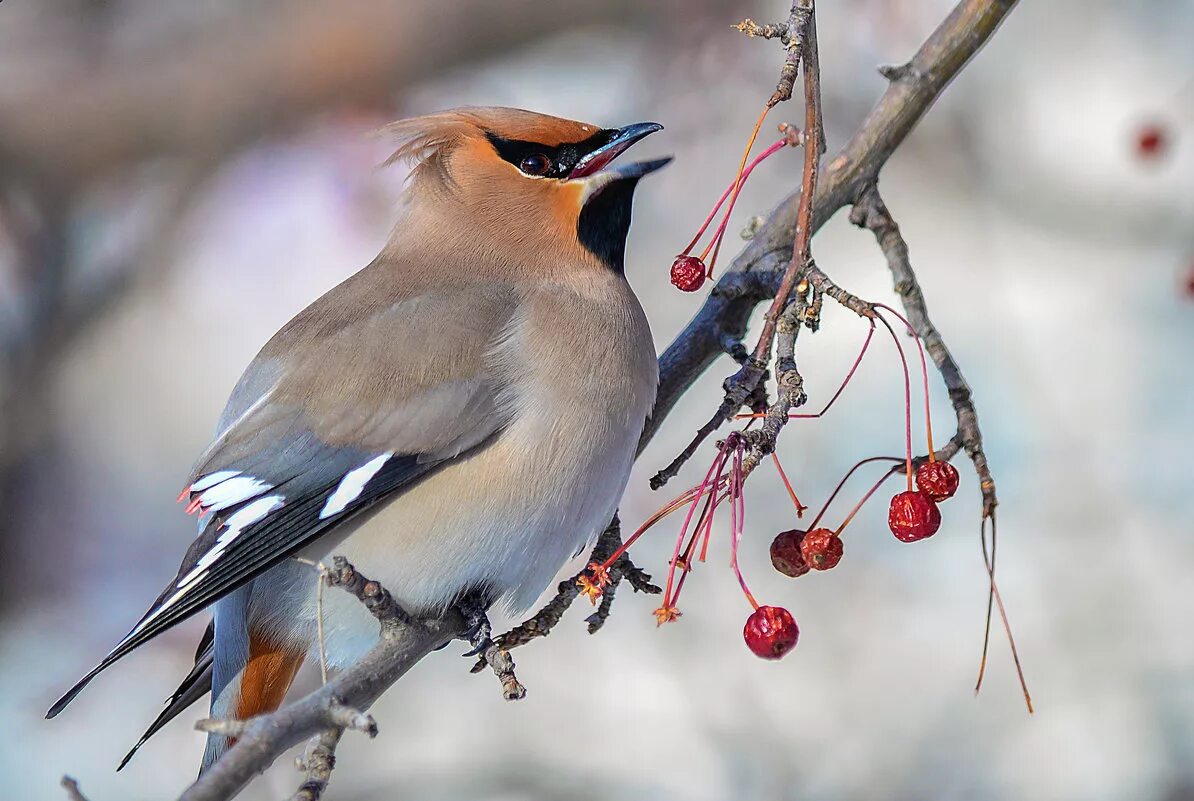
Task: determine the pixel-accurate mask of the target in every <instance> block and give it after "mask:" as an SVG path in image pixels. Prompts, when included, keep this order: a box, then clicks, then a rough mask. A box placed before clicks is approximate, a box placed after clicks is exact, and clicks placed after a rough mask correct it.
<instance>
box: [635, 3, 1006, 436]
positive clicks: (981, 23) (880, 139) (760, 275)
mask: <svg viewBox="0 0 1194 801" xmlns="http://www.w3.org/2000/svg"><path fill="white" fill-rule="evenodd" d="M1016 2H1017V0H962V2H960V3H958V5H957V6H956V7H955V8H954V10H953V11H952V12H951V13H950V15H949V16H948V17H947V18H946V19H945V21H944V22H942V23H941V25H940V26H938V28H937V30H935V31H934V32H933V34H932V35H931V36H930V37H929V38H928V39H927V40H926V41H925V43H924V44H923V45H921V47H920V50H918V51H917V53H916V55H915V56H913V58H912V60H911V61H910V62H908V64H906V65H904V66H903V67H902V68H901V69H898V70H896V71H894V72H893V73H892V80H891V84H890V85H889V86H888V88H887V91H886V92H884V94H883V96H882V97H881V98H880V99H879V102H878V104H876V106H875V108H874V109H872V110H871V113H870V114H868V115H867V117H866V119H865V120H864V121H863V123H862V125H861V126H859V128H858V130H857V131H855V133H854V135H853V136H852V137H851V138H850V141H849V142H847V143H846V145H845V146H844V147H843V148H842V149H841V150H840V151H838V152H837V154H836V155H834V156H833V157H832V158H831V159H829V161H828V162H827V163H826V165H825V168H824V169H823V170H822V171H821V175H820V180H819V182H818V187H817V194H816V199H815V202H814V203H813V222H812V231H813V232H814V233H815V232H816V231H817V230H818V229H819V228H820V227H821V226H822V225H824V224H825V222H826V220H828V219H829V218H830V217H832V216H833V215H834V214H836V213H837V211H838V210H839V209H841V208H842V207H843V206H847V205H849V204H851V203H853V202H854V201H855V200H856V199H858V198H859V197H860V196H861V194H862V191H863V189H864V188H865V187H866V186H867V184H869V183H872V182H874V181H875V180H876V179H877V178H878V175H879V170H880V169H881V168H882V167H883V165H884V164H886V163H887V160H888V158H890V157H891V154H892V153H893V152H894V151H895V149H896V148H897V147H899V145H900V144H901V143H902V142H903V141H904V139H905V138H907V136H908V134H909V133H911V131H912V129H913V128H915V127H916V124H917V123H918V122H919V121H920V119H921V118H922V117H923V116H924V115H925V113H926V112H928V110H929V108H930V107H932V105H933V103H934V102H935V101H936V100H937V98H938V97H940V96H941V93H942V92H943V91H944V90H945V88H946V86H948V85H949V83H950V81H952V80H953V79H954V76H956V75H957V74H958V72H960V71H961V69H962V68H963V67H964V66H965V65H966V63H967V62H968V61H969V60H970V59H971V58H972V57H973V56H974V54H975V53H977V52H978V51H979V50H980V49H981V48H982V46H983V45H984V44H986V42H987V40H988V39H990V37H991V35H992V34H993V33H995V30H996V29H997V28H998V27H999V24H1000V23H1001V22H1003V20H1004V18H1005V17H1006V16H1007V14H1008V13H1009V12H1010V11H1011V10H1012V8H1013V7H1014V6H1015V5H1016ZM799 202H800V194H799V193H795V194H793V195H790V196H789V197H788V198H786V199H785V200H784V201H783V202H781V203H780V205H779V206H778V207H776V209H775V210H774V211H772V212H771V214H770V215H769V216H768V217H767V220H766V222H764V223H763V225H762V227H760V229H759V231H758V233H757V234H756V235H755V237H754V239H752V240H751V242H750V243H749V244H748V245H747V246H746V248H745V249H744V250H743V251H742V253H741V254H739V256H738V257H737V258H736V259H735V260H734V262H733V264H732V265H730V267H729V269H727V270H726V271H725V272H724V273H723V274H722V277H721V280H719V281H718V282H717V286H716V287H714V289H713V291H712V292H711V293H710V294H709V297H708V298H707V299H706V300H705V303H704V304H703V305H702V306H701V308H700V310H698V311H697V313H696V315H695V316H694V317H693V319H692V320H691V321H690V322H689V323H688V325H687V326H685V328H684V330H683V331H681V332H680V334H679V335H678V336H677V337H676V338H675V339H674V340H673V341H672V344H671V345H669V346H668V347H667V349H666V350H665V351H664V352H663V354H662V355H661V356H660V359H659V370H660V376H659V394H658V397H657V398H656V401H655V411H654V413H653V414H652V415H651V419H650V420H649V421H648V422H647V426H646V428H645V430H644V431H643V435H642V438H641V439H640V440H639V452H640V453H641V452H642V450H643V449H644V448H645V447H646V446H647V444H648V443H649V442H650V441H651V438H652V437H654V436H655V434H656V432H657V431H658V430H659V427H660V425H662V423H663V421H664V420H665V419H666V418H667V415H668V413H669V412H670V411H671V410H672V407H673V406H675V404H676V402H677V401H678V400H679V399H680V397H681V396H682V395H683V394H684V393H685V392H686V391H687V390H688V388H689V387H690V386H691V385H692V384H693V382H694V381H696V379H697V378H698V377H699V376H700V375H701V373H703V372H704V371H705V370H706V369H708V368H709V366H710V365H711V364H712V363H713V362H714V360H715V359H716V358H717V357H718V356H719V355H720V354H721V353H722V352H723V351H722V344H721V343H722V342H723V340H724V338H725V337H727V336H728V337H731V338H733V339H741V338H742V336H743V335H744V334H745V333H746V323H747V320H748V319H749V317H750V313H751V312H752V311H753V310H754V307H755V306H756V305H758V304H759V303H760V302H762V301H763V300H766V299H768V298H771V297H774V295H775V293H776V292H777V291H778V289H779V284H780V281H781V280H782V277H783V274H784V266H785V265H786V263H787V261H788V260H787V257H786V254H788V253H790V252H791V248H792V242H793V239H794V238H795V234H796V215H797V208H798V206H799Z"/></svg>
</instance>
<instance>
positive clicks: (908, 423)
mask: <svg viewBox="0 0 1194 801" xmlns="http://www.w3.org/2000/svg"><path fill="white" fill-rule="evenodd" d="M876 316H877V317H878V318H879V322H881V323H883V325H884V327H886V328H887V333H889V334H891V341H892V342H894V343H895V346H896V350H898V351H899V352H900V365H901V366H902V367H903V368H904V454H905V455H904V460H905V461H906V462H907V468H908V491H909V492H912V378H911V376H910V375H909V373H908V359H907V358H905V356H904V346H903V345H902V344H901V343H900V338H899V337H898V336H896V332H895V329H894V328H892V327H891V323H889V322H887V319H886V318H884V317H883V315H876Z"/></svg>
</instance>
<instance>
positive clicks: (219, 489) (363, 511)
mask: <svg viewBox="0 0 1194 801" xmlns="http://www.w3.org/2000/svg"><path fill="white" fill-rule="evenodd" d="M661 129H662V126H661V125H659V124H658V123H653V122H645V123H636V124H632V125H627V126H624V127H620V128H602V127H598V126H596V125H593V124H588V123H582V122H576V121H573V120H567V119H563V118H559V117H553V116H549V115H545V114H540V113H536V112H532V111H526V110H522V109H515V108H501V107H464V108H456V109H451V110H447V111H441V112H436V113H432V114H428V115H425V116H421V117H414V118H410V119H406V120H401V121H399V122H396V123H392V124H391V125H389V126H387V127H386V128H385V129H383V130H384V131H385V132H386V134H388V135H389V136H391V137H393V141H394V147H395V151H394V153H393V156H392V157H391V158H390V159H389V160H388V161H387V162H386V163H387V164H390V163H393V162H407V163H409V164H410V165H411V166H410V172H409V177H408V179H407V184H406V186H405V188H404V190H403V192H402V195H401V198H400V200H399V202H398V204H397V214H396V218H397V222H396V225H395V226H394V228H393V231H392V233H391V235H390V237H389V238H388V240H387V242H386V244H385V245H384V247H383V248H382V250H381V252H380V253H379V254H378V256H377V257H376V258H375V259H373V261H372V262H370V263H369V264H368V265H367V266H365V267H364V268H363V269H361V270H360V271H359V272H357V273H355V274H353V275H351V276H350V277H349V278H347V279H346V280H345V281H343V282H342V283H340V284H339V285H338V286H336V287H334V288H333V289H331V290H330V291H328V292H327V293H326V294H324V295H323V296H322V297H320V298H318V299H317V300H315V301H314V302H313V303H312V304H311V305H309V306H308V307H307V308H305V309H304V310H303V311H301V312H300V313H299V314H298V315H296V316H295V317H294V318H293V319H292V320H290V322H288V323H287V324H286V325H285V326H283V327H282V328H281V329H280V330H279V331H278V332H277V333H276V334H275V335H274V336H273V337H272V338H271V339H270V340H269V341H268V342H267V343H266V344H265V346H264V347H263V348H262V349H261V351H260V352H259V353H258V354H257V356H256V357H255V358H254V359H253V361H252V362H251V363H250V364H249V366H248V367H247V368H246V370H245V372H244V374H243V375H242V376H241V377H240V379H239V381H238V382H237V383H236V385H235V387H234V388H233V390H232V393H231V396H230V398H229V400H228V402H227V405H226V407H225V409H224V411H223V413H222V415H221V416H220V418H219V421H218V425H217V429H216V434H215V436H214V438H213V440H212V441H211V443H210V445H209V446H208V447H207V449H206V450H205V451H204V452H203V454H202V455H201V456H200V457H199V458H198V460H197V462H196V466H195V467H194V469H193V471H192V473H191V475H190V477H189V478H188V479H187V481H186V485H185V489H184V490H183V492H182V494H181V495H180V498H179V499H180V501H186V502H187V507H186V508H187V511H188V512H190V513H194V514H197V515H199V523H198V528H199V533H198V536H197V537H196V539H195V540H194V541H193V543H192V544H191V545H190V547H189V548H188V550H187V551H186V554H185V555H184V557H183V559H182V563H181V565H180V567H179V569H178V573H177V575H176V576H175V577H174V578H173V579H171V580H170V581H169V582H168V583H167V585H166V587H165V589H164V590H163V591H162V592H161V594H160V595H159V596H158V598H157V600H156V601H154V602H153V604H152V605H151V606H150V607H149V609H148V610H147V611H146V612H145V614H144V616H143V617H141V619H140V620H139V621H138V622H137V624H136V625H135V626H133V628H132V630H131V631H129V633H128V634H127V635H126V636H125V637H124V638H123V639H121V640H120V641H119V642H118V643H117V644H116V646H115V647H114V648H112V650H111V651H110V652H109V653H108V654H107V655H106V656H105V657H104V658H103V659H102V660H101V661H100V662H99V664H98V665H97V666H96V667H95V668H94V669H93V670H91V671H90V672H88V673H87V674H86V675H85V676H84V677H83V678H82V679H80V680H79V682H78V683H77V684H75V686H74V687H72V688H71V689H70V690H69V691H68V692H67V693H66V694H65V695H64V696H63V697H62V698H61V699H60V700H59V701H58V702H57V703H55V704H54V705H53V706H52V707H51V708H50V710H49V712H48V713H47V717H54V716H55V715H57V714H58V713H60V712H61V711H62V710H63V709H64V708H65V707H66V705H67V704H69V703H70V702H71V700H72V699H74V698H75V696H76V695H77V694H78V693H79V692H80V691H81V690H82V689H83V687H84V686H85V685H87V684H88V683H89V682H90V681H91V680H92V679H94V678H95V677H96V676H97V675H98V674H99V673H100V672H101V671H103V670H105V669H106V668H108V667H109V666H111V665H112V664H113V663H114V662H116V661H117V660H119V659H121V658H122V657H124V656H125V655H127V654H128V653H130V652H131V651H133V650H134V649H136V648H138V647H139V646H141V645H143V644H145V643H146V642H148V641H149V640H151V639H153V638H154V637H156V636H158V635H159V634H161V633H162V632H164V631H166V630H167V629H169V628H171V627H172V626H174V625H176V624H178V623H180V622H182V621H183V620H186V619H188V618H189V617H191V616H192V615H195V614H197V613H199V612H201V611H202V610H204V609H207V608H209V607H210V608H211V609H212V621H211V624H210V625H209V626H208V629H207V631H206V632H205V633H204V636H203V639H202V640H201V641H200V643H199V648H198V650H197V652H196V655H195V667H194V668H193V669H192V671H191V672H190V673H189V674H188V675H187V676H186V678H185V679H184V680H183V682H182V684H181V685H180V686H179V688H178V690H177V691H176V693H175V694H174V695H173V697H172V698H170V699H169V701H168V702H167V705H166V708H165V709H164V710H163V712H162V714H161V715H159V717H158V719H157V720H155V721H154V722H153V724H152V725H151V726H150V728H149V730H148V731H147V732H146V733H145V736H144V737H143V738H142V739H141V741H140V742H138V743H137V745H136V746H134V748H133V750H132V751H130V752H129V754H128V756H126V757H125V760H124V761H123V762H122V763H121V766H120V767H123V766H124V765H125V764H127V762H128V760H129V758H131V757H132V755H133V753H135V752H136V750H137V748H139V747H140V746H141V745H142V744H143V743H144V742H145V740H146V739H147V738H148V737H150V736H151V735H153V734H154V733H155V732H156V731H158V730H159V729H160V728H161V727H162V726H164V725H165V724H166V723H167V722H168V721H169V720H170V719H172V718H173V717H174V716H176V715H177V714H179V713H180V712H181V711H182V710H183V709H185V708H186V707H187V706H189V705H190V704H191V703H193V702H195V701H197V700H198V699H199V698H201V697H202V696H203V695H205V694H206V693H207V692H209V691H210V692H211V696H212V697H211V714H212V717H215V718H224V719H230V718H231V719H245V718H248V717H251V716H253V715H258V714H262V713H265V712H270V711H273V710H275V709H277V708H278V707H279V706H280V705H281V704H282V702H283V700H284V698H285V695H286V693H287V691H288V690H289V688H290V685H291V683H292V681H293V680H294V677H295V674H296V672H297V671H298V669H299V667H300V666H301V665H302V664H303V662H304V661H305V660H313V659H316V658H318V653H319V652H318V651H317V648H318V646H319V645H320V643H317V629H318V628H320V627H322V630H323V635H322V639H323V642H322V648H323V653H324V654H325V657H326V660H327V665H328V666H330V667H333V668H343V667H346V666H349V665H351V664H353V662H354V661H355V660H357V659H359V658H360V656H362V655H363V654H364V653H365V652H366V651H367V650H368V649H369V648H370V647H371V646H372V645H373V644H374V643H375V642H376V640H377V637H378V630H377V625H376V621H374V620H373V619H372V618H371V617H370V615H369V613H368V612H367V611H366V610H365V609H364V608H363V606H362V605H361V604H359V603H358V602H357V601H356V600H355V599H354V598H352V597H350V596H349V595H348V594H347V593H328V594H325V595H324V596H323V599H322V602H321V603H317V601H316V588H317V584H318V577H317V574H316V573H315V572H314V570H315V568H314V567H313V563H318V562H319V561H320V560H323V559H326V558H328V557H329V556H331V555H333V554H334V555H341V556H343V557H345V558H346V559H348V560H349V561H350V562H351V563H352V564H353V565H354V566H355V567H356V568H358V569H359V570H360V571H361V572H362V573H363V574H365V575H368V576H370V578H372V579H374V580H376V581H378V582H379V583H380V584H381V585H382V586H384V587H386V588H387V589H388V590H389V591H390V592H391V593H392V595H393V597H394V598H395V600H396V601H398V603H399V604H400V605H401V606H402V607H403V608H404V609H405V610H406V611H408V612H411V613H414V614H437V613H443V612H444V611H446V610H448V609H450V608H453V607H454V606H457V607H461V605H463V604H467V605H468V610H466V611H472V612H477V613H479V614H480V615H481V616H482V617H483V616H484V613H485V612H486V611H487V610H489V609H491V608H493V607H495V606H497V607H499V608H502V609H504V610H506V611H508V612H511V613H516V612H519V611H522V610H525V609H527V608H529V607H530V606H531V605H532V604H533V602H534V601H535V600H536V598H537V597H538V596H539V595H540V594H541V593H542V592H543V591H544V590H545V589H546V588H547V586H548V585H549V584H550V583H551V581H552V579H553V578H554V577H555V575H556V573H557V572H558V571H559V570H560V569H561V568H562V567H563V566H564V565H565V563H566V562H567V561H568V560H569V559H570V558H572V557H574V556H575V555H577V554H579V553H580V552H582V550H583V549H584V548H585V547H586V545H588V544H591V543H592V542H593V541H594V540H595V538H596V537H597V535H598V534H599V533H600V532H601V531H602V530H603V529H604V528H605V527H606V526H607V525H608V524H609V522H610V520H611V519H612V517H613V516H614V514H615V512H616V507H617V505H618V502H619V500H620V498H621V496H622V493H623V491H624V490H625V487H626V484H627V482H628V480H629V475H630V469H631V465H632V463H633V460H634V456H635V451H636V447H637V444H638V441H639V438H640V435H641V433H642V430H643V427H644V425H645V424H646V422H647V419H648V417H649V415H650V413H651V409H652V406H653V404H654V401H655V394H656V389H657V385H658V377H659V370H658V364H657V360H656V356H655V350H654V346H653V342H652V337H651V330H650V327H649V325H648V321H647V317H646V314H645V312H644V311H643V308H642V306H641V304H640V303H639V301H638V299H637V297H636V295H635V293H634V291H633V290H632V288H631V286H630V284H629V283H628V281H627V278H626V273H625V256H626V239H627V234H628V232H629V228H630V222H631V210H632V202H633V197H634V193H635V189H636V187H637V185H638V183H639V180H640V179H641V178H642V177H644V176H646V175H648V174H649V173H652V172H654V171H656V170H658V169H660V168H661V167H663V166H664V165H666V164H667V163H668V162H669V161H670V160H671V159H670V157H665V158H659V159H652V160H645V161H638V162H629V163H622V162H619V163H614V162H615V159H616V158H617V157H618V156H620V155H621V154H622V153H623V152H624V151H625V150H626V149H627V148H629V147H630V146H631V145H633V144H634V143H635V142H638V141H639V140H641V139H642V138H643V137H645V136H647V135H649V134H652V133H654V132H656V131H659V130H661ZM462 608H463V607H462ZM317 618H318V619H317ZM470 619H471V618H470ZM231 744H232V743H231V741H230V740H229V739H228V738H226V737H223V736H221V735H217V734H212V735H209V737H208V741H207V746H206V749H205V751H204V754H203V758H202V764H201V771H202V770H206V769H207V768H209V767H210V766H211V765H212V764H213V763H214V762H215V761H216V760H217V759H218V758H219V757H220V755H221V754H222V753H224V752H225V751H226V750H227V749H228V748H229V747H231ZM118 769H119V768H118Z"/></svg>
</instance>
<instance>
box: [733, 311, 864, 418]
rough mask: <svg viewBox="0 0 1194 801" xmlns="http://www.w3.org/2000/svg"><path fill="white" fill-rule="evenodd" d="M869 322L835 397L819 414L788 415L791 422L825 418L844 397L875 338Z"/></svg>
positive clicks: (762, 415)
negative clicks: (832, 407)
mask: <svg viewBox="0 0 1194 801" xmlns="http://www.w3.org/2000/svg"><path fill="white" fill-rule="evenodd" d="M869 322H870V324H871V327H870V330H869V331H867V334H866V339H864V340H863V341H862V349H861V350H860V351H859V352H858V357H857V358H856V359H854V364H853V365H851V367H850V372H848V373H846V377H845V378H844V379H842V384H841V386H840V387H838V388H837V392H835V393H833V397H832V398H830V399H829V402H828V403H826V404H825V407H824V408H823V409H821V411H819V412H809V413H804V414H797V413H795V412H793V413H791V414H789V415H788V419H789V420H812V419H815V418H818V417H823V416H824V415H825V413H826V412H827V411H829V407H830V406H833V404H834V403H836V402H837V399H838V398H840V397H841V396H842V393H843V392H845V391H846V385H847V384H849V383H850V381H851V380H852V379H853V378H854V373H855V372H856V371H857V370H858V367H859V365H861V364H862V357H863V356H865V355H866V351H867V348H868V347H870V344H871V337H873V336H874V335H875V321H874V320H870V321H869ZM766 416H767V413H766V412H760V413H757V414H756V413H753V412H749V413H746V414H739V415H735V416H734V417H735V419H738V420H741V419H743V418H751V419H753V418H758V417H766Z"/></svg>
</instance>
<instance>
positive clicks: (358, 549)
mask: <svg viewBox="0 0 1194 801" xmlns="http://www.w3.org/2000/svg"><path fill="white" fill-rule="evenodd" d="M586 429H587V430H586V431H585V433H584V436H583V437H582V436H579V435H578V434H577V433H576V432H575V429H574V428H569V427H568V426H567V424H566V423H565V422H563V421H559V420H555V421H550V422H536V423H532V422H531V421H529V420H528V421H526V422H524V423H522V424H515V425H513V426H512V427H511V428H509V429H507V430H506V431H505V432H503V433H502V435H501V436H500V437H499V438H498V439H497V440H496V441H495V442H494V443H493V444H491V445H490V446H488V447H486V448H484V449H482V450H480V451H478V452H477V453H476V454H474V455H471V456H470V457H468V458H465V459H461V460H459V461H457V462H453V463H452V464H451V465H449V466H448V467H446V468H444V469H443V470H441V471H439V472H437V473H435V474H433V475H431V476H430V477H428V478H427V479H425V480H424V481H422V482H420V483H419V484H417V485H416V486H414V487H412V488H411V489H410V490H409V491H407V492H404V493H402V494H401V495H400V496H398V497H397V498H396V499H395V500H393V501H392V502H390V503H388V504H386V505H384V506H383V507H381V508H380V509H379V510H377V511H376V512H374V513H372V514H370V515H369V516H367V517H366V518H364V519H363V520H361V521H360V522H357V523H354V524H350V526H349V527H348V528H349V531H348V533H347V536H346V537H345V538H344V539H343V540H342V541H340V542H339V543H338V544H335V545H334V546H331V547H330V550H328V551H327V553H325V554H317V555H320V556H331V555H343V556H344V557H345V558H347V559H348V560H349V561H350V562H352V563H353V564H354V565H355V566H356V567H357V568H358V569H359V570H360V571H361V572H362V573H363V574H364V575H366V576H368V577H369V578H372V579H375V580H377V581H380V582H381V583H382V584H383V586H385V587H386V588H387V589H388V590H390V592H391V593H392V594H393V595H394V597H395V598H396V599H397V600H398V601H399V602H400V603H401V604H402V605H403V606H404V607H405V608H407V609H408V610H411V611H416V612H431V611H436V610H440V609H443V608H445V607H446V606H448V605H449V604H451V603H453V602H454V601H456V600H457V599H458V598H459V596H460V595H461V593H463V592H466V591H469V590H472V589H474V588H478V587H485V588H487V589H488V590H489V591H490V592H492V593H493V597H495V598H497V599H498V601H499V603H500V604H501V605H502V606H504V607H505V608H506V609H508V610H510V611H519V610H522V609H525V608H527V607H529V606H530V605H531V604H532V603H533V602H534V601H535V599H536V598H537V597H538V596H539V595H540V594H541V593H542V592H543V590H544V589H545V588H546V587H547V586H548V584H550V583H551V580H552V579H553V578H554V576H555V575H556V573H557V572H558V571H559V569H560V568H561V567H562V566H563V564H564V563H565V562H566V561H568V559H569V558H571V557H572V556H573V555H574V554H575V553H576V552H577V551H578V550H580V549H581V548H583V547H584V546H585V544H586V543H587V542H588V541H591V540H592V538H593V537H595V536H596V534H597V533H598V532H600V531H601V530H602V529H603V528H604V527H605V525H606V524H607V523H608V522H609V520H610V518H611V516H612V515H613V512H614V510H615V509H616V507H617V503H618V500H619V499H620V497H621V494H622V491H623V489H624V488H625V484H626V480H627V477H628V475H629V472H630V466H631V462H632V460H633V454H634V448H635V444H636V442H637V439H638V435H639V433H640V429H641V418H639V420H638V422H637V423H634V424H631V422H630V420H626V421H624V422H623V421H617V422H616V423H612V424H610V425H605V426H602V427H601V429H602V430H599V431H594V430H593V428H591V427H586ZM315 614H316V609H315V605H314V601H313V599H312V601H311V602H310V603H308V604H306V610H305V614H304V617H305V618H306V620H305V621H303V622H304V623H306V624H307V628H308V630H309V626H310V624H311V623H313V621H314V616H315ZM323 617H324V630H325V642H326V647H327V651H328V654H329V659H330V661H332V662H333V663H336V664H345V663H351V662H352V661H354V660H355V659H356V658H358V657H359V656H360V655H361V654H362V653H363V652H364V651H365V650H367V649H368V648H369V647H370V646H371V645H372V644H373V642H375V641H376V637H377V624H376V622H375V621H374V620H372V619H371V618H370V616H369V615H368V613H367V612H366V611H365V610H364V608H363V607H362V606H361V605H360V604H359V603H358V602H357V601H356V600H355V599H353V598H350V597H349V596H347V595H346V594H344V593H340V592H329V593H325V594H324V600H323Z"/></svg>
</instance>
